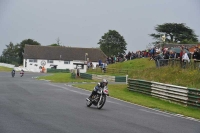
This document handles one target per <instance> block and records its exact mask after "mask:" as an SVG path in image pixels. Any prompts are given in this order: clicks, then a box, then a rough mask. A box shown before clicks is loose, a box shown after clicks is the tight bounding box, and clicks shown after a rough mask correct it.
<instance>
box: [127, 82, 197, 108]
mask: <svg viewBox="0 0 200 133" xmlns="http://www.w3.org/2000/svg"><path fill="white" fill-rule="evenodd" d="M128 89H129V90H130V91H136V92H139V93H144V94H147V95H151V96H153V97H158V98H161V99H165V100H169V101H173V102H176V103H181V104H183V105H186V106H194V107H197V108H200V90H198V89H192V88H187V87H183V86H176V85H170V84H163V83H159V82H152V81H145V80H138V79H128Z"/></svg>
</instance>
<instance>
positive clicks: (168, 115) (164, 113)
mask: <svg viewBox="0 0 200 133" xmlns="http://www.w3.org/2000/svg"><path fill="white" fill-rule="evenodd" d="M49 85H51V86H55V87H59V88H62V89H65V90H68V91H71V92H75V93H79V94H83V95H88V94H86V93H82V92H79V91H75V90H71V89H67V88H65V87H61V86H58V85H53V84H49ZM64 85H65V86H69V87H73V86H72V85H67V84H64ZM73 88H76V89H79V90H84V91H87V92H91V91H89V90H85V89H81V88H78V87H73ZM109 97H110V96H109ZM110 98H112V99H115V100H119V101H122V102H125V103H129V104H132V105H136V106H139V107H143V108H146V109H148V110H152V111H155V112H152V111H148V110H145V109H139V110H140V111H144V112H148V113H153V114H157V115H162V116H166V117H171V116H176V117H179V118H183V119H187V120H192V121H196V122H200V120H198V119H195V118H192V117H187V116H184V115H180V114H171V113H168V112H163V111H160V110H156V109H152V108H148V107H145V106H142V105H138V104H135V103H131V102H127V101H124V100H121V99H117V98H114V97H110ZM107 102H110V103H113V104H118V105H122V106H125V107H128V108H133V107H130V106H126V105H123V104H120V103H116V102H112V101H107ZM133 109H134V108H133ZM156 112H159V113H156Z"/></svg>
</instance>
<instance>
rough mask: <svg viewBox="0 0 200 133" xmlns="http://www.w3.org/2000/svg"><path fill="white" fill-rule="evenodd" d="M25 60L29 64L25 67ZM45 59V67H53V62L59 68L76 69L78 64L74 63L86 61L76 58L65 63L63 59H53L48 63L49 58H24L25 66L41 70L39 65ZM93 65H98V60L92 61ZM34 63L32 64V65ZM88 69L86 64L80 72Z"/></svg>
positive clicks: (33, 69) (37, 70) (32, 69)
mask: <svg viewBox="0 0 200 133" xmlns="http://www.w3.org/2000/svg"><path fill="white" fill-rule="evenodd" d="M25 61H26V62H27V66H26V67H25ZM42 61H45V62H46V65H45V66H44V67H45V69H47V68H51V66H50V65H51V64H53V65H57V69H70V70H71V69H75V68H76V65H74V64H73V63H80V64H84V61H79V60H74V61H70V64H64V61H63V60H53V63H47V60H45V59H44V60H43V59H38V60H37V62H29V59H27V60H26V59H24V60H23V67H24V68H26V69H28V70H31V71H35V72H40V69H39V67H40V66H42V65H41V62H42ZM92 63H93V65H94V66H95V67H96V64H98V62H92ZM31 64H32V65H31ZM86 70H87V65H84V68H83V69H80V72H83V73H85V72H86Z"/></svg>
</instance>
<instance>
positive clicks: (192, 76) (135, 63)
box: [88, 58, 200, 88]
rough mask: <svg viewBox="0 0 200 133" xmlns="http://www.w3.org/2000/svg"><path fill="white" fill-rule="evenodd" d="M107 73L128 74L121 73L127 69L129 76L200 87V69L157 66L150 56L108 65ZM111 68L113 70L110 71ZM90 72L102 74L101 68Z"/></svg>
mask: <svg viewBox="0 0 200 133" xmlns="http://www.w3.org/2000/svg"><path fill="white" fill-rule="evenodd" d="M107 68H108V73H103V74H106V75H126V74H125V73H123V74H122V73H119V71H120V70H126V72H127V73H128V75H129V78H132V79H143V80H148V81H156V82H161V83H166V84H173V85H180V86H185V87H190V88H200V71H199V70H194V69H182V68H180V67H178V66H173V67H172V66H166V67H160V68H156V66H155V62H154V61H153V60H149V58H148V59H147V58H141V59H134V60H131V61H126V62H122V63H116V64H110V65H108V67H107ZM109 70H112V72H111V71H109ZM88 73H97V74H102V72H101V71H100V68H99V70H98V69H97V70H89V71H88Z"/></svg>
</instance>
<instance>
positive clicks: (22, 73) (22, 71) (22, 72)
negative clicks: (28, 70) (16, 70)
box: [20, 69, 24, 77]
mask: <svg viewBox="0 0 200 133" xmlns="http://www.w3.org/2000/svg"><path fill="white" fill-rule="evenodd" d="M20 74H21V77H22V76H23V75H24V70H23V69H22V70H21V72H20Z"/></svg>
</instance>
